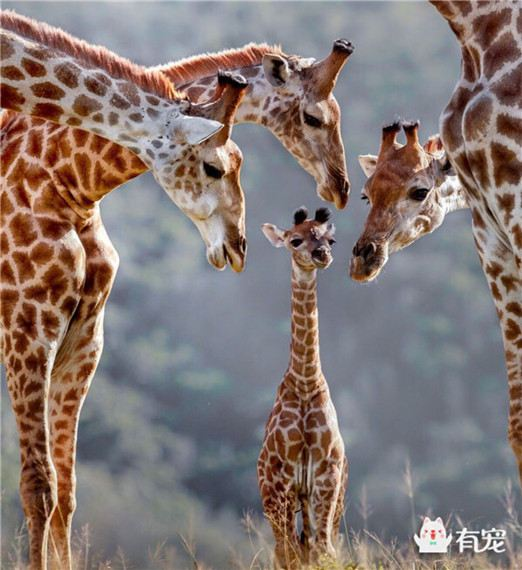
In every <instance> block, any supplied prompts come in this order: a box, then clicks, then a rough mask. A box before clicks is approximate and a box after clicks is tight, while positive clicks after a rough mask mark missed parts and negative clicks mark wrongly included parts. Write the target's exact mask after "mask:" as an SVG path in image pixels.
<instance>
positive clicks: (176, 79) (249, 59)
mask: <svg viewBox="0 0 522 570" xmlns="http://www.w3.org/2000/svg"><path fill="white" fill-rule="evenodd" d="M267 53H276V54H278V55H284V54H283V51H282V49H281V46H279V45H270V44H266V43H261V44H256V43H249V44H246V45H244V46H243V47H240V48H235V49H227V50H223V51H219V52H216V53H203V54H200V55H194V56H191V57H186V58H184V59H180V60H178V61H175V62H170V63H166V64H163V65H158V66H156V67H152V68H149V69H151V70H153V71H161V72H162V73H163V74H165V75H166V76H167V77H168V78H169V79H170V81H172V82H173V83H174V85H179V86H181V85H184V84H185V83H188V82H189V81H197V80H198V79H202V78H203V77H209V76H212V75H215V74H216V73H217V72H218V71H227V70H231V69H237V68H239V67H248V66H251V65H259V64H260V63H261V61H262V60H263V56H264V55H265V54H267Z"/></svg>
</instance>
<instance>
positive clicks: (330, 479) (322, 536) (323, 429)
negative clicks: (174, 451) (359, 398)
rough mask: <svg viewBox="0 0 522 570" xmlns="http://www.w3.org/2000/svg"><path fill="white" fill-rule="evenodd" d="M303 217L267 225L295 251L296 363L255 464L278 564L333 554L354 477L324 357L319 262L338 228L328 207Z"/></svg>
mask: <svg viewBox="0 0 522 570" xmlns="http://www.w3.org/2000/svg"><path fill="white" fill-rule="evenodd" d="M300 212H301V213H300ZM321 212H323V213H321ZM304 218H306V212H305V211H304V210H298V212H296V220H295V222H296V223H295V225H294V227H293V228H292V229H291V230H288V231H286V232H283V231H281V230H279V229H278V228H275V226H271V225H269V224H265V226H264V227H263V231H264V232H265V235H267V237H268V238H269V239H270V240H271V241H272V243H273V244H274V245H276V246H282V245H285V246H286V247H287V248H288V249H290V250H291V251H292V254H293V255H292V343H291V354H290V364H289V367H288V369H287V371H286V373H285V375H284V377H283V380H282V382H281V384H280V386H279V388H278V391H277V396H276V400H275V403H274V407H273V409H272V412H271V414H270V417H269V419H268V422H267V424H266V429H265V437H264V441H263V446H262V449H261V453H260V455H259V459H258V467H257V471H258V482H259V488H260V493H261V500H262V503H263V510H264V513H265V516H266V517H267V519H268V521H269V523H270V525H271V527H272V531H273V534H274V538H275V557H276V563H277V565H278V567H281V568H287V569H289V568H300V567H301V564H303V563H308V562H310V561H312V560H315V559H317V558H318V557H319V556H320V555H322V554H326V555H330V556H332V557H334V556H335V547H334V545H335V542H336V539H337V536H338V532H339V525H340V520H341V516H342V513H343V511H344V495H345V491H346V485H347V477H348V463H347V459H346V456H345V451H344V442H343V439H342V437H341V433H340V430H339V425H338V422H337V414H336V411H335V408H334V405H333V402H332V400H331V397H330V392H329V389H328V384H327V382H326V379H325V377H324V374H323V372H322V370H321V362H320V357H319V331H318V314H317V292H316V278H317V269H318V268H326V267H328V265H329V264H330V262H331V260H332V258H331V253H330V246H331V243H330V242H333V233H334V228H333V226H332V225H331V224H328V216H327V215H324V211H323V210H319V211H318V213H317V214H316V220H313V221H312V220H305V219H304ZM299 511H301V514H302V532H301V535H300V536H298V531H297V520H296V513H297V512H299Z"/></svg>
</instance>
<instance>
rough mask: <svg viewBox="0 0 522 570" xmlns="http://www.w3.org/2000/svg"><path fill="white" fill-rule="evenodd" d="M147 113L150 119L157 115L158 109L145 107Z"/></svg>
mask: <svg viewBox="0 0 522 570" xmlns="http://www.w3.org/2000/svg"><path fill="white" fill-rule="evenodd" d="M147 115H148V116H149V117H150V118H151V119H155V118H156V117H159V113H158V111H156V109H151V108H150V107H147Z"/></svg>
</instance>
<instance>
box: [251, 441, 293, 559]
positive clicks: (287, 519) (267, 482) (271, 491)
mask: <svg viewBox="0 0 522 570" xmlns="http://www.w3.org/2000/svg"><path fill="white" fill-rule="evenodd" d="M287 467H288V468H289V469H290V470H291V469H292V468H291V466H290V465H288V466H287ZM290 470H288V469H285V467H284V465H283V463H282V461H281V460H280V459H279V458H278V457H277V456H276V455H275V454H274V453H271V452H270V451H269V450H268V449H267V447H266V442H265V446H264V447H263V449H262V451H261V455H260V456H259V461H258V465H257V472H258V482H259V490H260V493H261V502H262V504H263V512H264V513H265V516H266V518H267V519H268V522H269V523H270V526H271V527H272V532H273V535H274V539H275V558H276V560H275V563H276V568H284V569H286V570H297V569H298V568H299V567H300V558H301V555H300V553H301V545H300V543H299V540H298V538H297V529H296V523H295V516H296V510H297V494H296V491H295V481H294V478H293V476H292V475H291V474H290Z"/></svg>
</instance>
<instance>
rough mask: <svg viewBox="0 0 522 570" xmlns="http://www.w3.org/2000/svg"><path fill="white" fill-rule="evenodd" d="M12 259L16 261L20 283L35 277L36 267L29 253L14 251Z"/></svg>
mask: <svg viewBox="0 0 522 570" xmlns="http://www.w3.org/2000/svg"><path fill="white" fill-rule="evenodd" d="M12 259H13V261H14V263H15V267H16V271H17V273H18V282H19V283H24V282H25V281H28V280H29V279H32V278H33V277H34V275H35V272H34V267H33V264H32V262H31V259H30V257H29V255H27V253H25V252H23V251H15V252H14V253H13V256H12Z"/></svg>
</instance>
